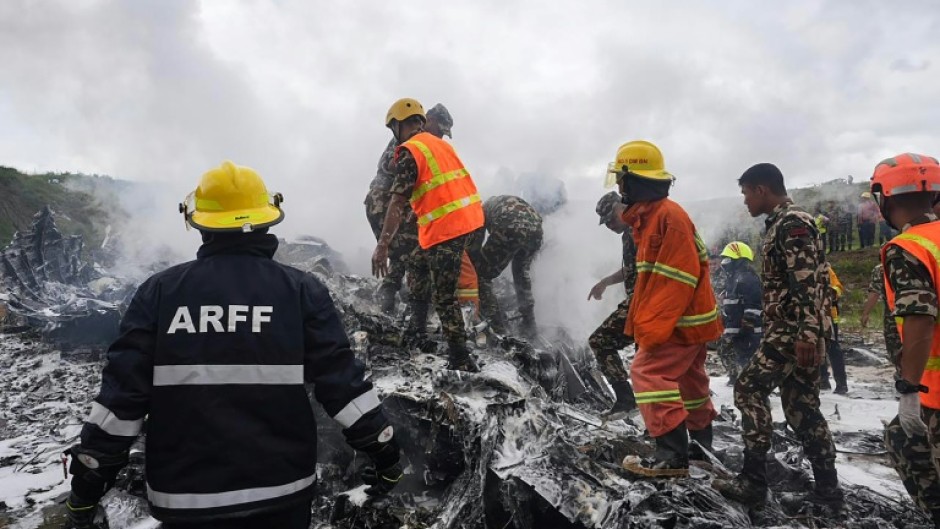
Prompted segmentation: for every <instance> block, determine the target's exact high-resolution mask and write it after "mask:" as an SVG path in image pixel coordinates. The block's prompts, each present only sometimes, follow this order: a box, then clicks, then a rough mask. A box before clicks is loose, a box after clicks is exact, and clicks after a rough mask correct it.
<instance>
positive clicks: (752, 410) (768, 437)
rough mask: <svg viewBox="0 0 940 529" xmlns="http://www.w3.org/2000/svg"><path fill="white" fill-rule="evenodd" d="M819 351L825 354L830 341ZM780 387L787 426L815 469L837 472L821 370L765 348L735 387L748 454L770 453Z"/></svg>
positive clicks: (775, 350)
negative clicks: (822, 404)
mask: <svg viewBox="0 0 940 529" xmlns="http://www.w3.org/2000/svg"><path fill="white" fill-rule="evenodd" d="M818 346H819V347H820V348H823V350H824V348H825V341H824V340H821V341H820V343H819V344H818ZM820 354H822V351H820ZM777 387H779V388H780V401H781V403H782V404H783V413H784V415H786V419H787V423H788V424H789V425H790V427H791V428H793V430H794V431H795V432H796V434H797V436H798V437H799V439H800V442H801V443H802V444H803V450H804V451H805V452H806V456H807V457H808V458H809V459H810V461H812V462H813V463H814V464H815V465H818V466H823V467H832V466H833V465H834V464H835V458H836V450H835V445H834V444H833V443H832V434H831V433H830V431H829V424H828V423H827V422H826V419H825V417H823V415H822V413H821V412H820V411H819V368H818V367H800V366H798V365H797V363H796V357H795V355H794V353H793V352H792V350H791V351H786V352H782V351H778V350H777V349H776V348H774V347H773V346H771V345H769V344H767V343H766V342H765V343H762V344H761V346H760V349H759V350H758V351H757V353H755V354H754V356H753V357H751V361H750V363H748V365H747V367H745V368H744V371H742V372H741V375H740V376H739V377H738V381H737V383H736V384H735V385H734V404H735V406H737V407H738V409H739V410H741V427H742V429H743V430H744V432H743V437H744V446H745V448H747V449H748V450H749V451H751V452H755V453H761V454H763V453H767V452H768V451H769V450H770V448H771V446H772V443H771V441H772V439H773V422H772V419H771V415H770V401H769V399H768V397H769V396H770V393H771V392H772V391H773V390H774V388H777Z"/></svg>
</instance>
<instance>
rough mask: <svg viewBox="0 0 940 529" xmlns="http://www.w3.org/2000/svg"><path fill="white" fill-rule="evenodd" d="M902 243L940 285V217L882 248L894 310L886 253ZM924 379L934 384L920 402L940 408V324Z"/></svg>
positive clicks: (901, 322) (900, 319) (901, 330)
mask: <svg viewBox="0 0 940 529" xmlns="http://www.w3.org/2000/svg"><path fill="white" fill-rule="evenodd" d="M891 245H894V246H900V247H901V248H903V249H904V250H906V251H907V252H908V253H910V254H911V255H913V256H914V257H915V258H917V260H918V261H920V262H921V263H923V264H924V267H926V268H927V270H928V271H929V272H930V279H932V280H933V286H934V288H935V289H938V288H940V287H938V285H940V221H935V222H928V223H926V224H918V225H916V226H912V227H911V228H910V229H908V230H907V231H905V232H904V233H902V234H900V235H898V236H897V237H895V238H893V239H891V240H890V241H888V244H886V245H884V247H882V249H881V262H882V264H884V265H885V267H884V268H885V295H886V297H887V298H888V300H887V301H888V308H889V309H891V311H892V312H893V311H894V301H895V294H894V289H893V288H891V283H890V282H889V281H888V280H887V275H888V269H887V263H885V253H886V250H887V248H888V246H891ZM895 321H896V322H897V325H898V333H900V335H901V342H902V343H903V342H904V318H903V317H898V318H895ZM920 383H921V384H923V385H925V386H927V387H928V388H930V392H929V393H921V394H920V403H921V404H923V405H924V406H926V407H928V408H932V409H935V410H940V325H937V326H934V329H933V341H932V342H931V345H930V358H928V359H927V367H926V368H925V369H924V376H923V377H921V379H920Z"/></svg>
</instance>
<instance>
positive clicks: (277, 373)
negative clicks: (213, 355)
mask: <svg viewBox="0 0 940 529" xmlns="http://www.w3.org/2000/svg"><path fill="white" fill-rule="evenodd" d="M303 383H304V366H302V365H257V364H249V365H211V364H210V365H199V364H197V365H182V366H179V365H176V366H154V368H153V385H154V386H187V385H216V384H277V385H288V384H303Z"/></svg>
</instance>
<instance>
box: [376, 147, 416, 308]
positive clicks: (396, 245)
mask: <svg viewBox="0 0 940 529" xmlns="http://www.w3.org/2000/svg"><path fill="white" fill-rule="evenodd" d="M397 146H398V142H397V141H395V139H394V138H393V139H392V141H390V142H389V143H388V146H387V147H386V148H385V151H384V152H383V153H382V157H381V158H379V166H378V170H377V171H376V173H375V178H373V179H372V183H371V184H369V192H368V194H366V199H365V201H364V204H365V206H366V218H367V219H369V225H370V226H371V227H372V233H373V234H374V235H375V239H376V240H378V239H379V235H381V234H382V225H383V224H385V213H386V212H387V211H388V204H389V202H390V201H391V199H392V193H391V192H390V191H389V189H390V188H391V186H392V180H393V178H394V175H393V171H394V161H395V149H396V147H397ZM417 247H418V225H417V223H416V222H415V217H414V212H413V211H411V205H410V204H405V211H404V212H403V213H402V221H401V224H400V225H399V227H398V232H397V233H396V234H395V237H394V238H393V239H392V242H391V244H389V247H388V256H389V261H390V263H389V268H388V275H387V276H385V277H384V278H383V279H382V284H381V285H380V286H379V292H380V296H382V297H383V298H385V299H392V300H394V296H395V293H397V292H398V291H399V290H401V284H402V280H403V279H404V277H405V271H406V270H407V268H408V256H409V255H411V253H412V252H414V250H415V248H417Z"/></svg>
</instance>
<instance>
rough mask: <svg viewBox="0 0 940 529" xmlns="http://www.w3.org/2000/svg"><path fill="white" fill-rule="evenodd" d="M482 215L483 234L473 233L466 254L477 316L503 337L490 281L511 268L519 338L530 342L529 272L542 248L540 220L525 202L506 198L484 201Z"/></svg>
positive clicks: (532, 313) (532, 307)
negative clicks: (473, 271) (474, 280)
mask: <svg viewBox="0 0 940 529" xmlns="http://www.w3.org/2000/svg"><path fill="white" fill-rule="evenodd" d="M483 215H484V217H485V219H486V220H485V224H484V228H485V234H484V230H479V231H477V232H475V233H474V234H473V237H472V238H471V240H470V247H469V249H468V250H467V251H468V253H469V254H470V260H471V261H472V262H473V267H474V268H476V272H477V278H478V281H479V289H480V312H481V313H482V315H483V318H484V319H486V321H487V322H488V323H489V324H490V326H491V327H492V328H493V330H494V331H495V332H496V333H498V334H506V320H505V318H504V317H503V313H502V311H501V310H500V308H499V301H498V300H497V299H496V294H495V292H493V280H494V279H496V278H497V277H499V274H501V273H502V272H503V270H505V269H506V267H508V266H509V265H510V264H512V281H513V285H514V286H515V290H516V301H517V305H518V308H519V313H520V314H521V315H522V325H521V331H522V335H523V336H524V337H526V338H534V337H535V334H536V326H535V299H534V298H533V297H532V278H531V276H530V269H531V267H532V262H533V261H534V260H535V254H537V253H538V251H539V249H540V248H541V247H542V217H541V215H539V214H538V213H537V212H536V211H535V209H534V208H532V206H530V205H529V204H528V203H527V202H526V201H525V200H522V199H521V198H519V197H514V196H510V195H500V196H496V197H492V198H489V199H487V200H486V202H484V203H483ZM484 237H485V238H486V241H485V242H484Z"/></svg>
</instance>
